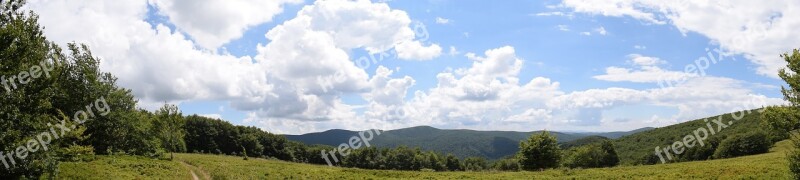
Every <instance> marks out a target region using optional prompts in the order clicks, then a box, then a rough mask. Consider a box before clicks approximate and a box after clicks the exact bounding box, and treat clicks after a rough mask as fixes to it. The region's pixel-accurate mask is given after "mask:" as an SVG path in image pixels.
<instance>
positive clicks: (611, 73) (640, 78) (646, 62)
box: [593, 54, 698, 83]
mask: <svg viewBox="0 0 800 180" xmlns="http://www.w3.org/2000/svg"><path fill="white" fill-rule="evenodd" d="M628 58H630V59H629V60H628V62H629V63H630V64H632V65H633V66H634V67H633V68H622V67H616V66H611V67H608V68H606V72H605V73H606V74H603V75H597V76H593V78H595V79H598V80H604V81H612V82H636V83H663V82H666V81H678V80H685V79H688V78H692V77H697V76H698V75H697V74H691V73H686V72H679V71H668V70H664V69H661V68H660V67H659V65H662V64H666V61H663V60H661V59H659V58H656V57H648V56H642V55H639V54H630V55H628Z"/></svg>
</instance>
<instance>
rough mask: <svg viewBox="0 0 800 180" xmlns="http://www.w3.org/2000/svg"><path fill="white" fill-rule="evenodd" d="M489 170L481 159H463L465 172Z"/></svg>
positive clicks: (484, 160)
mask: <svg viewBox="0 0 800 180" xmlns="http://www.w3.org/2000/svg"><path fill="white" fill-rule="evenodd" d="M486 169H489V164H488V163H487V162H486V159H484V158H482V157H468V158H467V159H464V170H465V171H483V170H486Z"/></svg>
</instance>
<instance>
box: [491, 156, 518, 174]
mask: <svg viewBox="0 0 800 180" xmlns="http://www.w3.org/2000/svg"><path fill="white" fill-rule="evenodd" d="M492 169H494V170H498V171H519V170H521V169H522V166H521V165H520V164H519V160H517V159H515V158H507V159H501V160H497V161H495V162H494V163H492Z"/></svg>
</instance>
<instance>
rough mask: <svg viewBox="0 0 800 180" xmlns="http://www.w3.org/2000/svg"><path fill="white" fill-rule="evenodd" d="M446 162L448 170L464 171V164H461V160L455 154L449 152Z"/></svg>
mask: <svg viewBox="0 0 800 180" xmlns="http://www.w3.org/2000/svg"><path fill="white" fill-rule="evenodd" d="M445 161H446V162H445V164H446V166H447V170H449V171H463V170H464V164H461V161H460V160H459V159H458V158H457V157H456V156H454V155H453V154H447V158H446V160H445Z"/></svg>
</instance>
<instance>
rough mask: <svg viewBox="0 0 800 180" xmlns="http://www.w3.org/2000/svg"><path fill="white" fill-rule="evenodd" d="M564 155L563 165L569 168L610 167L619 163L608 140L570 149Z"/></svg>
mask: <svg viewBox="0 0 800 180" xmlns="http://www.w3.org/2000/svg"><path fill="white" fill-rule="evenodd" d="M565 157H566V158H565V159H564V166H567V167H570V168H576V167H582V168H597V167H612V166H616V165H617V164H619V157H617V152H616V151H615V150H614V145H613V144H612V143H611V141H608V140H604V141H602V142H599V143H592V144H588V145H584V146H580V147H576V148H573V149H570V150H569V151H567V153H565Z"/></svg>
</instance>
